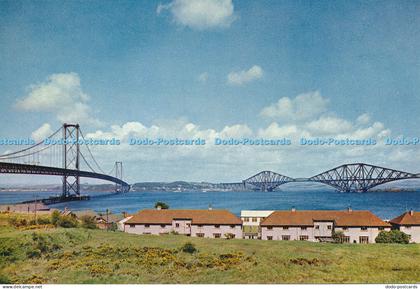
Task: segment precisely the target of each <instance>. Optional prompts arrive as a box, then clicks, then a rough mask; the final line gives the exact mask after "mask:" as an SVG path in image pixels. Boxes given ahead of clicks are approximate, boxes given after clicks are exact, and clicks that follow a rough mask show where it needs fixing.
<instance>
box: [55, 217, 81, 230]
mask: <svg viewBox="0 0 420 289" xmlns="http://www.w3.org/2000/svg"><path fill="white" fill-rule="evenodd" d="M57 226H60V227H63V228H76V227H77V226H78V222H77V219H76V218H74V217H72V216H60V218H59V220H58V222H57Z"/></svg>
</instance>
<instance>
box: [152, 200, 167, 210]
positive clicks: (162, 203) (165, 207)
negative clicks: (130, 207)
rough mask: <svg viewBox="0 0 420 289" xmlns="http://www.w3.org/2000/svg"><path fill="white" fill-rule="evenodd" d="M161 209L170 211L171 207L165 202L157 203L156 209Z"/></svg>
mask: <svg viewBox="0 0 420 289" xmlns="http://www.w3.org/2000/svg"><path fill="white" fill-rule="evenodd" d="M157 207H160V208H161V209H164V210H167V209H169V205H168V204H166V203H164V202H160V201H159V202H156V204H155V208H157Z"/></svg>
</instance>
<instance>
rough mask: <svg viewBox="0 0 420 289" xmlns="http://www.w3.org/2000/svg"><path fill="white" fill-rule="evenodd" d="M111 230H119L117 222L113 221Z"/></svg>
mask: <svg viewBox="0 0 420 289" xmlns="http://www.w3.org/2000/svg"><path fill="white" fill-rule="evenodd" d="M109 230H110V231H113V232H115V231H117V230H118V226H117V224H116V223H112V224H111V225H110V226H109Z"/></svg>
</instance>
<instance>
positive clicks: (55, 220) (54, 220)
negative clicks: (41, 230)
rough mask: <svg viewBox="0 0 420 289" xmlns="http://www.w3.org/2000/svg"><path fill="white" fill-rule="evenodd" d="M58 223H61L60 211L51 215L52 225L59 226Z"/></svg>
mask: <svg viewBox="0 0 420 289" xmlns="http://www.w3.org/2000/svg"><path fill="white" fill-rule="evenodd" d="M58 221H60V212H59V211H54V212H53V213H52V214H51V224H53V225H54V226H57V224H58Z"/></svg>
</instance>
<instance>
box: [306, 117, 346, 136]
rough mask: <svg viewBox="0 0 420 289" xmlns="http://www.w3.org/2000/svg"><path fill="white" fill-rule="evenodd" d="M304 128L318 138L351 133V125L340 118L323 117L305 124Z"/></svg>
mask: <svg viewBox="0 0 420 289" xmlns="http://www.w3.org/2000/svg"><path fill="white" fill-rule="evenodd" d="M306 128H307V129H309V130H310V131H312V132H313V133H314V134H317V135H319V136H325V135H337V134H340V133H346V132H348V131H351V130H352V128H353V125H352V124H351V123H350V122H349V121H347V120H344V119H342V118H338V117H332V116H323V117H321V118H319V119H317V120H314V121H311V122H309V123H307V124H306Z"/></svg>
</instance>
